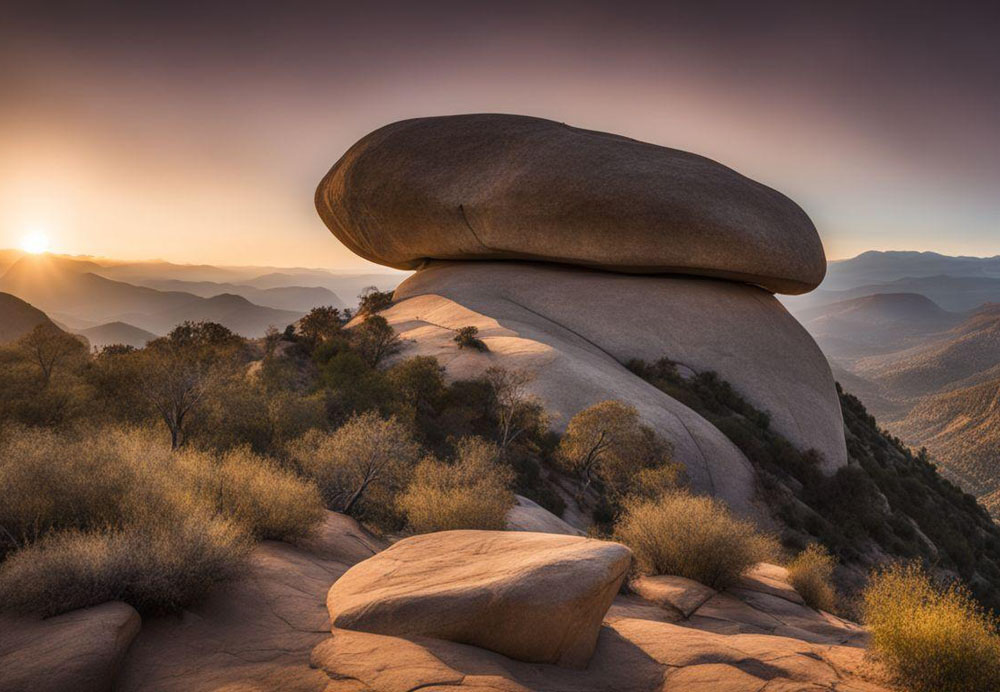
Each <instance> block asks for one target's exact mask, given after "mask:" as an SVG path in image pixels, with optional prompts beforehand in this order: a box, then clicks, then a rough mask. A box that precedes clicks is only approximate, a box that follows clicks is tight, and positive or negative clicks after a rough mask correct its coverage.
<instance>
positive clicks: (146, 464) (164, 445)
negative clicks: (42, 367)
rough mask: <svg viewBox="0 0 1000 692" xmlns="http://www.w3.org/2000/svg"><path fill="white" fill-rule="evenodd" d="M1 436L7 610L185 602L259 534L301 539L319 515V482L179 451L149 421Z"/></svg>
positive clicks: (0, 520)
mask: <svg viewBox="0 0 1000 692" xmlns="http://www.w3.org/2000/svg"><path fill="white" fill-rule="evenodd" d="M2 433H3V441H2V442H0V487H2V488H3V489H4V497H3V501H2V502H0V528H2V530H0V555H2V554H3V553H7V552H12V551H13V552H12V554H11V555H10V556H9V557H8V558H7V559H6V560H5V561H4V563H3V565H2V568H0V594H2V595H0V605H2V606H3V607H9V608H14V609H20V610H37V611H43V612H46V613H55V612H62V611H63V610H67V609H71V608H79V607H83V606H85V605H91V604H94V603H100V602H102V601H106V600H109V598H117V599H121V600H125V601H126V602H128V603H130V604H132V605H133V606H135V607H136V608H140V609H145V610H148V611H157V612H158V611H161V610H169V609H173V608H179V607H183V606H184V605H186V604H187V603H190V602H191V601H192V600H193V599H195V598H197V596H198V594H200V593H201V592H202V591H204V589H206V588H208V586H210V585H211V584H214V583H216V582H217V581H220V580H224V579H228V578H229V577H230V576H231V575H233V574H236V573H237V572H238V570H239V569H240V562H241V560H242V558H243V556H244V555H245V553H246V551H247V550H248V549H249V546H250V545H251V538H252V537H256V538H281V539H286V540H289V539H296V538H300V537H302V536H305V535H306V534H308V533H309V532H310V531H311V529H312V528H313V527H314V526H315V525H316V524H317V523H318V522H319V521H320V520H321V519H322V511H323V510H322V503H321V501H320V497H319V493H318V491H317V490H316V488H315V487H314V486H313V485H312V484H310V483H308V482H306V481H304V480H302V479H300V478H298V477H297V476H295V475H294V474H293V473H291V472H290V471H286V470H281V469H279V468H277V467H275V466H274V465H273V464H271V463H270V462H269V461H267V460H266V459H264V458H263V457H259V456H256V455H254V454H252V453H251V452H249V450H248V449H247V448H238V449H236V450H233V451H231V452H229V453H227V454H225V455H223V456H222V457H218V456H215V455H213V454H210V453H207V452H200V451H197V450H191V449H187V450H183V451H181V452H172V451H171V449H170V445H169V443H168V442H167V440H166V439H163V438H162V437H160V436H157V435H156V434H155V432H153V431H150V430H144V429H133V430H118V429H98V430H97V431H94V432H93V433H91V434H90V435H89V436H82V435H78V434H77V435H74V434H68V433H66V434H57V433H54V432H52V431H42V430H30V429H24V428H6V429H4V430H3V431H2Z"/></svg>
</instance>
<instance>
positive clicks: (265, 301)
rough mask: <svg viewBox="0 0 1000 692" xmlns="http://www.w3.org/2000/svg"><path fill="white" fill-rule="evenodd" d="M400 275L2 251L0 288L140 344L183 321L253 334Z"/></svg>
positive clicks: (105, 338) (59, 318)
mask: <svg viewBox="0 0 1000 692" xmlns="http://www.w3.org/2000/svg"><path fill="white" fill-rule="evenodd" d="M401 276H402V275H401V274H394V273H388V272H387V273H370V274H336V273H333V272H327V271H323V270H317V269H297V268H292V269H280V270H278V268H275V267H215V266H211V265H178V264H171V263H168V262H133V263H125V262H117V261H113V260H103V259H94V258H79V257H66V256H60V255H51V254H43V255H30V254H25V253H23V252H19V251H16V250H0V292H3V293H7V294H10V295H11V296H16V297H17V298H19V299H21V300H22V301H25V302H26V303H28V304H30V306H31V307H33V308H34V309H37V310H40V311H42V312H43V313H45V314H46V315H48V317H50V318H51V319H52V320H54V321H55V322H56V323H57V324H59V325H60V326H62V327H64V328H66V329H68V330H70V331H75V332H77V333H81V334H83V335H84V336H87V338H88V339H90V341H91V343H92V344H93V345H95V346H98V347H99V346H102V345H105V344H108V343H129V344H131V345H135V346H141V345H143V344H144V343H145V341H146V340H148V339H149V338H153V337H155V336H159V335H162V334H165V333H167V332H168V331H170V330H171V329H172V328H173V327H174V326H176V325H177V324H179V323H181V322H184V321H188V320H190V321H202V320H210V321H213V322H219V323H221V324H223V325H225V326H227V327H229V328H230V329H232V330H233V331H235V332H237V333H239V334H242V335H244V336H248V337H257V336H261V335H263V334H264V332H265V331H266V330H267V328H268V327H269V326H274V327H277V328H279V329H282V328H284V327H285V326H286V325H288V324H291V323H293V322H295V321H296V320H297V319H299V318H300V317H301V316H302V315H304V314H305V313H306V312H308V311H309V310H311V309H312V308H313V307H316V306H320V305H332V306H334V307H339V308H345V307H350V306H353V305H354V303H355V302H356V300H355V296H357V294H358V293H359V292H360V291H361V290H362V289H363V288H364V287H365V286H370V285H376V286H378V287H379V288H381V289H387V288H392V287H394V286H395V284H396V283H398V281H399V279H400V278H401ZM342 295H343V296H346V298H342V297H341V296H342Z"/></svg>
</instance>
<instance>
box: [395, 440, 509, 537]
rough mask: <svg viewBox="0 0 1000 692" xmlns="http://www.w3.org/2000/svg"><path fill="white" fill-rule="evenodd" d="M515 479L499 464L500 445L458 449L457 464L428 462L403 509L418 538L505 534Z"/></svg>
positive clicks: (470, 443)
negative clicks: (466, 532)
mask: <svg viewBox="0 0 1000 692" xmlns="http://www.w3.org/2000/svg"><path fill="white" fill-rule="evenodd" d="M513 480H514V474H513V472H512V471H511V470H510V468H509V467H507V466H504V465H503V464H502V463H501V462H500V461H499V449H497V447H496V445H494V444H492V443H489V442H486V441H484V440H482V439H480V438H465V439H463V440H461V441H460V442H459V444H458V453H457V455H456V459H455V461H454V463H451V464H448V463H445V462H442V461H438V460H437V459H433V458H430V459H425V460H424V461H422V462H421V463H420V464H419V465H418V466H417V468H416V470H415V471H414V474H413V480H412V481H411V483H410V485H409V486H408V487H407V489H406V491H405V492H404V493H403V494H402V495H401V496H400V499H399V505H400V508H401V509H402V511H403V513H404V514H405V515H406V519H407V523H408V524H409V526H410V528H411V529H412V530H413V531H415V532H417V533H429V532H431V531H449V530H452V529H489V530H495V531H499V530H503V529H505V528H506V527H507V512H508V511H509V510H510V508H511V507H513V506H514V494H513V493H512V492H511V491H510V484H511V483H512V482H513Z"/></svg>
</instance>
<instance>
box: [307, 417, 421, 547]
mask: <svg viewBox="0 0 1000 692" xmlns="http://www.w3.org/2000/svg"><path fill="white" fill-rule="evenodd" d="M419 453H420V450H419V447H418V446H417V444H416V443H415V442H414V441H413V438H412V437H411V435H410V432H409V430H408V429H407V428H406V427H405V426H404V425H403V424H402V423H400V422H399V421H398V420H397V419H396V418H395V417H390V418H388V419H384V418H381V417H380V416H379V415H378V414H377V413H375V412H371V411H370V412H368V413H362V414H360V415H356V416H354V417H353V418H351V419H350V420H349V421H347V423H345V424H344V425H342V426H341V427H340V428H338V429H337V431H336V432H333V433H324V432H320V431H318V430H312V431H309V432H308V433H306V434H305V435H304V436H303V437H301V438H299V439H298V440H297V441H295V442H293V443H292V444H291V445H290V447H289V455H290V456H291V458H292V459H293V460H294V461H295V462H296V463H297V464H298V465H299V466H300V468H301V469H302V470H303V471H304V472H305V473H306V474H307V475H309V476H310V477H311V478H313V479H314V480H315V481H316V484H317V485H318V486H319V489H320V492H321V493H322V495H323V499H324V501H325V502H326V504H327V506H328V507H329V508H330V509H333V510H335V511H337V512H343V513H344V514H350V515H352V516H356V517H358V518H361V519H364V520H366V521H369V522H371V523H373V524H375V525H376V526H379V527H380V528H391V527H392V524H393V523H394V521H395V520H396V519H397V517H396V514H395V511H394V507H395V497H396V494H397V493H398V492H399V490H400V489H402V487H404V486H405V484H406V481H407V480H408V478H409V475H410V473H411V472H412V470H413V466H414V464H415V463H416V461H417V458H418V455H419Z"/></svg>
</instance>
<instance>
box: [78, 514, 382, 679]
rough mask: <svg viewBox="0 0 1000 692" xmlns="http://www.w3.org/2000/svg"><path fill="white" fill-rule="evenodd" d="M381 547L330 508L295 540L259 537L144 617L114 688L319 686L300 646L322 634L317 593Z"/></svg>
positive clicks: (325, 631) (326, 627)
mask: <svg viewBox="0 0 1000 692" xmlns="http://www.w3.org/2000/svg"><path fill="white" fill-rule="evenodd" d="M383 547H384V544H383V543H381V542H380V541H378V540H377V539H375V538H374V537H372V536H371V535H370V534H369V533H368V532H367V531H365V530H364V529H363V528H362V527H361V526H359V525H358V523H357V522H355V521H354V520H353V519H351V518H349V517H346V516H343V515H341V514H334V513H333V512H328V513H327V515H326V520H325V521H324V523H323V524H322V525H321V526H320V529H319V531H318V532H317V534H316V535H315V536H314V537H313V538H312V539H311V540H310V541H308V542H307V543H305V544H302V545H298V546H292V545H288V544H285V543H278V542H272V541H265V542H264V543H262V544H261V545H260V546H258V547H257V549H256V550H255V551H254V553H253V556H252V557H251V560H250V565H249V566H248V569H247V571H246V574H245V575H244V576H243V578H242V579H240V580H238V581H236V582H234V583H231V584H227V585H225V586H222V587H219V588H217V589H215V590H213V591H212V592H211V593H210V594H209V595H208V597H207V598H206V599H205V601H204V602H203V603H200V604H199V605H197V606H195V607H193V608H191V609H189V610H187V611H184V612H183V613H182V614H180V615H179V616H175V615H171V616H163V617H155V618H147V619H146V621H145V622H144V623H143V628H142V632H141V633H140V634H139V636H138V637H137V638H136V640H135V642H134V643H133V645H132V648H131V649H130V651H129V653H128V655H127V656H126V658H125V661H124V664H123V666H122V671H121V674H120V675H119V677H118V681H117V684H116V686H115V689H116V690H118V691H119V692H139V691H140V690H142V691H145V690H157V692H192V691H201V690H282V691H283V692H315V691H316V690H322V689H323V687H324V685H325V684H326V682H327V678H326V676H325V675H323V674H322V673H321V672H320V671H317V670H314V669H312V668H310V667H309V652H310V651H311V649H312V648H313V647H314V646H316V645H317V644H318V643H319V642H320V641H322V640H323V639H324V638H326V637H327V636H328V635H329V631H330V624H329V618H328V616H327V612H326V607H325V604H324V599H325V597H326V592H327V591H328V590H329V588H330V583H331V582H332V581H334V580H336V579H337V578H338V577H339V576H340V575H341V574H343V573H344V572H346V571H347V569H348V568H349V567H350V566H351V565H353V564H354V563H356V562H358V561H359V560H364V559H365V558H368V557H371V556H372V555H373V554H374V553H375V552H376V551H378V550H381V549H382V548H383ZM61 689H62V690H76V689H77V687H75V686H71V685H70V686H65V687H62V688H61Z"/></svg>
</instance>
